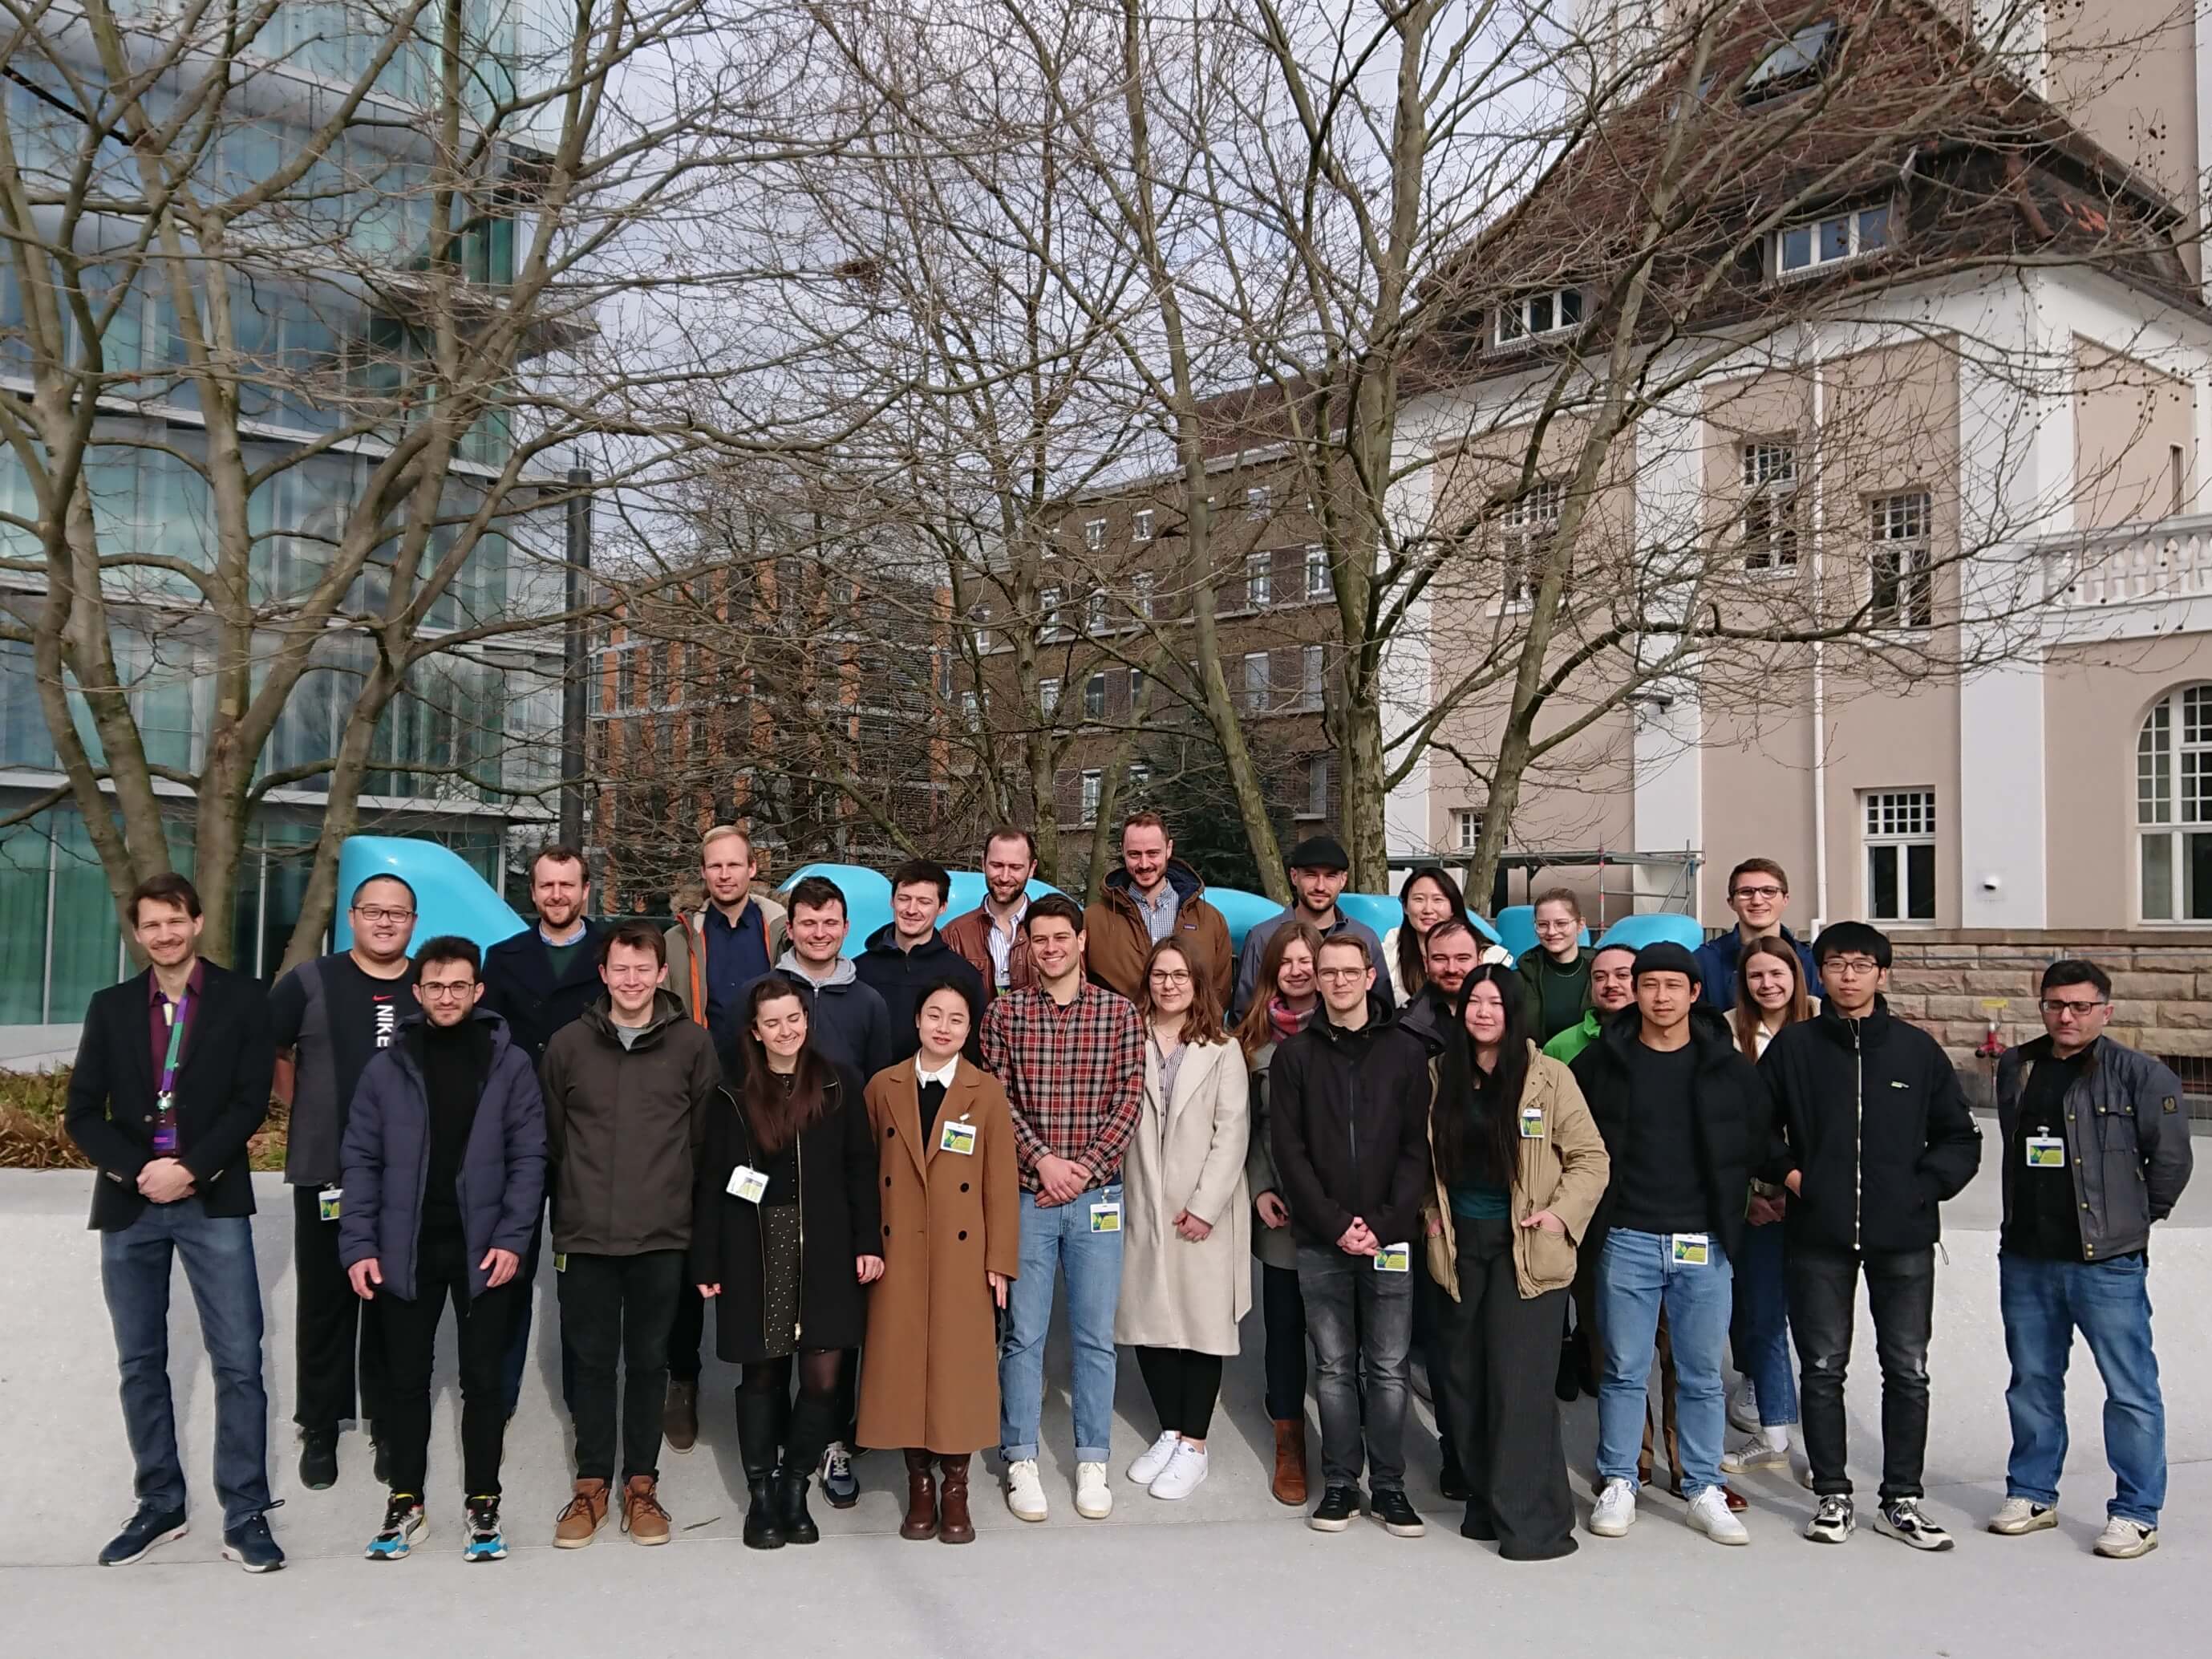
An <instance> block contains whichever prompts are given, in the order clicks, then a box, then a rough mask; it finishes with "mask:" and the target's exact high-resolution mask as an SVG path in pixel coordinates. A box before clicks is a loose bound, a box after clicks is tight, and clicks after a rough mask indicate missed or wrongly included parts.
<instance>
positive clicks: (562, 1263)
mask: <svg viewBox="0 0 2212 1659" xmlns="http://www.w3.org/2000/svg"><path fill="white" fill-rule="evenodd" d="M553 1271H554V1272H555V1273H567V1272H568V1252H567V1251H566V1250H556V1251H554V1252H553Z"/></svg>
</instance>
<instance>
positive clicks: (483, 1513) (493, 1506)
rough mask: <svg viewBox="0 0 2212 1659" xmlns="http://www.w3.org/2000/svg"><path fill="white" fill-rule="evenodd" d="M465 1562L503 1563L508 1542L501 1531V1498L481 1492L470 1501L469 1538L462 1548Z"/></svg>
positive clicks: (462, 1556)
mask: <svg viewBox="0 0 2212 1659" xmlns="http://www.w3.org/2000/svg"><path fill="white" fill-rule="evenodd" d="M461 1559H463V1560H464V1561H503V1560H505V1559H507V1540H506V1538H505V1537H503V1536H502V1535H501V1532H500V1529H499V1497H498V1494H496V1493H484V1492H479V1493H477V1495H476V1496H475V1497H474V1498H470V1499H469V1523H468V1538H467V1541H465V1543H464V1544H463V1545H462V1546H461Z"/></svg>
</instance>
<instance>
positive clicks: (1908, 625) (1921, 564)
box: [1867, 489, 1936, 633]
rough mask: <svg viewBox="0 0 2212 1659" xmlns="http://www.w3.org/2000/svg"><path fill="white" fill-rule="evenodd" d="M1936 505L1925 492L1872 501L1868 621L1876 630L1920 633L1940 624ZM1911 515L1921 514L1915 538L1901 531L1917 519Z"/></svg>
mask: <svg viewBox="0 0 2212 1659" xmlns="http://www.w3.org/2000/svg"><path fill="white" fill-rule="evenodd" d="M1935 507H1936V503H1935V496H1934V495H1933V494H1932V493H1931V492H1930V491H1928V490H1925V489H1902V490H1897V491H1893V493H1891V494H1889V495H1875V496H1870V497H1869V498H1868V501H1867V541H1868V547H1867V603H1868V606H1869V614H1868V619H1869V621H1870V622H1872V623H1874V625H1875V627H1876V628H1888V629H1896V630H1897V631H1899V633H1919V632H1923V631H1924V630H1926V629H1930V628H1933V627H1934V626H1935V625H1936V576H1935V570H1934V521H1935V516H1936V513H1935ZM1907 515H1913V516H1917V520H1918V526H1919V527H1918V529H1917V531H1914V532H1911V533H1910V534H1906V533H1903V532H1902V529H1901V526H1905V525H1908V524H1910V523H1911V521H1912V520H1911V517H1908V516H1907ZM1885 588H1887V590H1888V594H1889V597H1888V599H1887V601H1885V599H1884V598H1883V592H1884V589H1885Z"/></svg>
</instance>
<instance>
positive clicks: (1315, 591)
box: [1306, 545, 1336, 599]
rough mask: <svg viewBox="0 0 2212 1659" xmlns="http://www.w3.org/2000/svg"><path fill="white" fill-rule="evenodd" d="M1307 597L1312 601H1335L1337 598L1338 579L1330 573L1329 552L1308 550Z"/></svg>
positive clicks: (1316, 549)
mask: <svg viewBox="0 0 2212 1659" xmlns="http://www.w3.org/2000/svg"><path fill="white" fill-rule="evenodd" d="M1306 597H1307V598H1308V599H1334V598H1335V597H1336V578H1335V577H1334V575H1332V574H1330V572H1329V568H1328V549H1327V548H1326V547H1322V546H1318V545H1316V546H1313V547H1309V548H1308V549H1306Z"/></svg>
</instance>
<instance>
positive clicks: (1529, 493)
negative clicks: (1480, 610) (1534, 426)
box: [1496, 478, 1567, 611]
mask: <svg viewBox="0 0 2212 1659" xmlns="http://www.w3.org/2000/svg"><path fill="white" fill-rule="evenodd" d="M1566 504H1567V487H1566V485H1565V483H1562V482H1561V481H1560V480H1559V479H1557V478H1539V479H1537V480H1536V481H1535V482H1534V483H1532V484H1530V485H1529V486H1528V489H1526V490H1524V491H1522V494H1521V495H1519V496H1518V497H1516V499H1514V500H1512V501H1508V502H1506V503H1505V504H1504V506H1503V507H1499V508H1498V510H1497V514H1496V517H1497V522H1498V540H1499V545H1498V564H1499V568H1500V569H1501V570H1502V571H1503V572H1504V575H1505V582H1504V586H1503V587H1502V588H1501V589H1500V592H1499V600H1498V603H1499V605H1500V607H1501V608H1502V609H1504V610H1507V611H1525V610H1527V609H1528V607H1529V606H1531V605H1534V604H1535V602H1536V586H1535V584H1534V582H1533V581H1531V580H1529V578H1530V576H1531V575H1532V574H1534V562H1535V561H1534V554H1535V552H1536V551H1537V550H1539V548H1540V547H1542V546H1545V545H1548V544H1549V543H1550V542H1551V541H1552V539H1553V538H1555V537H1557V536H1558V534H1559V520H1560V518H1561V516H1562V515H1563V513H1565V508H1566Z"/></svg>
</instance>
